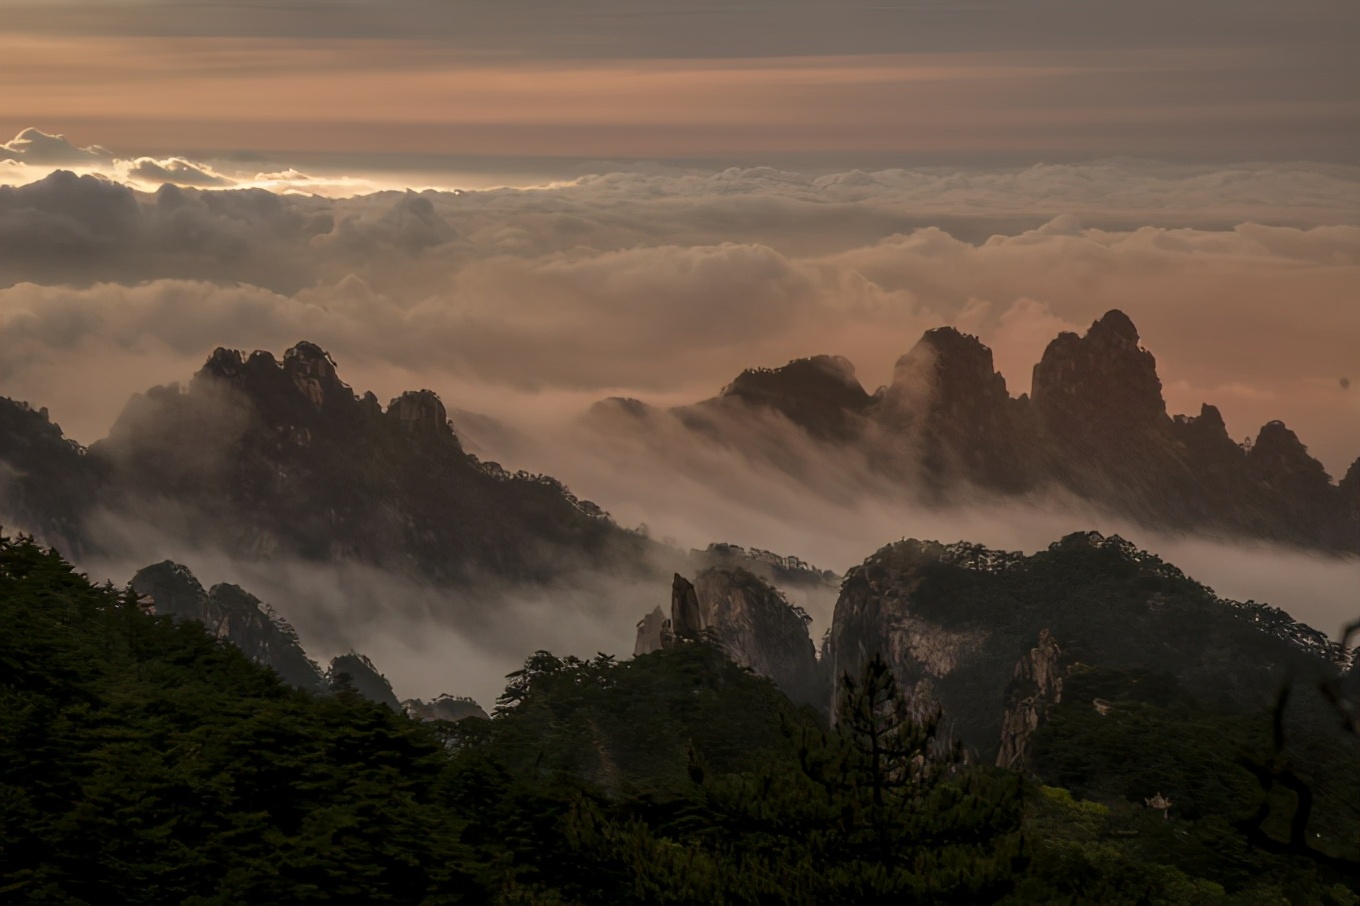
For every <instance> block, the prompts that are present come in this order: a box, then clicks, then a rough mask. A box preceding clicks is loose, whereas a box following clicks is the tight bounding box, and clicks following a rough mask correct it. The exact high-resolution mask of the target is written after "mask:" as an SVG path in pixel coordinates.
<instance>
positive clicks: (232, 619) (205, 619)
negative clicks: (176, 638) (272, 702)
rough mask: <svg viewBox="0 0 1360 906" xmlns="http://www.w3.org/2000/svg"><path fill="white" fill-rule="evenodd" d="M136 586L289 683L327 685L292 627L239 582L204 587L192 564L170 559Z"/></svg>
mask: <svg viewBox="0 0 1360 906" xmlns="http://www.w3.org/2000/svg"><path fill="white" fill-rule="evenodd" d="M132 587H133V588H134V589H135V590H136V591H137V593H138V594H140V595H145V596H146V597H149V598H151V600H152V602H153V604H154V606H155V610H156V613H159V614H165V615H168V616H172V617H175V618H176V619H180V620H197V621H198V622H200V623H202V624H203V625H204V627H205V628H206V629H207V630H208V632H210V633H212V634H213V635H215V636H217V637H218V638H219V639H223V640H225V641H228V642H231V643H232V644H233V645H235V646H236V647H237V648H240V649H241V651H242V652H243V653H244V654H245V655H246V657H248V658H250V659H251V660H253V661H255V662H257V663H260V664H264V665H265V666H267V667H271V668H273V670H274V672H276V673H277V674H278V675H279V677H280V678H281V679H282V680H283V681H284V682H286V683H288V684H290V685H293V686H297V687H298V688H299V689H306V690H308V691H310V692H320V691H322V690H324V689H326V688H327V685H326V681H325V679H324V678H323V677H322V675H321V670H320V668H319V667H318V666H317V665H316V663H315V662H313V661H312V660H311V659H310V658H308V657H307V654H306V652H305V651H303V649H302V644H301V643H300V642H299V641H298V637H297V633H296V632H295V631H294V630H293V627H292V626H291V625H289V624H288V622H287V621H286V620H284V619H283V618H282V617H280V616H279V615H278V614H277V613H276V612H275V611H274V609H273V608H272V607H270V606H269V605H268V604H266V603H265V602H263V601H261V600H260V599H259V598H257V597H255V596H254V595H252V594H250V593H249V592H247V591H245V590H244V589H242V588H240V587H239V586H236V585H229V584H225V583H222V584H218V585H214V586H213V587H212V589H211V590H210V591H204V590H203V586H202V585H201V584H200V583H199V581H198V579H196V578H194V575H193V573H191V572H190V571H189V570H188V568H187V567H185V566H182V565H180V564H178V563H172V562H170V561H169V560H166V561H165V562H163V563H157V564H155V565H154V566H148V567H146V568H144V569H142V570H140V571H139V572H138V573H137V575H135V576H133V578H132Z"/></svg>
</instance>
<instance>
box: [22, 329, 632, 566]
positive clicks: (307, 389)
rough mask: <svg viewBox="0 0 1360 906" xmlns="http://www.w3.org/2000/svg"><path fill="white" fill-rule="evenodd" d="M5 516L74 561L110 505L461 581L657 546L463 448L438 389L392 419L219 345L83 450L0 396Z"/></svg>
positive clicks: (253, 541) (275, 551)
mask: <svg viewBox="0 0 1360 906" xmlns="http://www.w3.org/2000/svg"><path fill="white" fill-rule="evenodd" d="M0 483H3V486H4V489H5V495H4V498H3V499H4V501H5V510H6V512H4V513H3V514H0V516H3V517H5V518H7V519H9V520H11V521H12V523H11V524H17V526H18V527H20V528H25V529H29V530H33V531H38V532H40V533H41V534H43V535H44V536H45V537H47V538H48V540H50V541H52V542H54V543H60V544H62V545H63V546H64V547H65V548H66V549H69V550H73V551H76V552H78V553H83V552H88V551H89V550H91V549H98V548H99V546H100V544H101V538H100V537H99V536H98V535H97V534H96V533H95V532H93V531H91V527H90V525H89V517H90V516H91V514H92V513H94V512H96V511H97V510H99V509H100V508H103V509H104V510H108V511H111V512H115V513H117V514H119V515H120V516H124V517H130V518H132V519H143V520H145V521H148V522H150V523H152V524H155V525H158V526H161V527H164V528H171V527H173V528H172V529H171V530H173V531H176V532H178V533H180V534H181V535H182V536H183V537H184V538H185V540H187V541H191V542H195V543H201V544H204V545H212V546H214V547H218V548H221V549H224V550H226V551H227V552H229V553H231V554H233V555H236V556H244V557H252V558H269V557H274V556H294V557H302V558H306V559H313V560H322V561H333V560H339V559H344V560H353V561H358V562H362V563H367V564H372V565H375V566H380V567H383V568H386V569H391V570H395V571H399V572H402V573H406V574H410V575H415V576H418V577H420V578H422V579H426V580H432V581H435V582H437V583H454V582H459V581H462V580H465V579H468V578H469V577H472V576H493V577H501V578H505V579H512V580H530V581H533V580H543V579H548V578H551V577H554V576H559V575H562V574H564V573H568V572H571V571H573V570H577V569H582V568H589V567H593V566H600V565H606V564H607V565H611V566H626V567H627V568H630V569H642V567H641V564H642V563H643V562H644V561H645V557H644V554H645V552H647V551H648V550H649V549H650V548H651V544H650V542H648V541H647V540H646V539H645V538H643V537H641V536H639V535H637V534H634V533H632V532H628V531H625V530H623V529H621V528H620V527H618V526H617V525H615V524H614V523H613V522H612V521H611V520H610V519H609V517H608V515H607V514H606V513H604V512H603V511H602V510H600V508H599V507H597V506H595V505H594V504H592V503H590V502H589V501H582V500H578V499H576V498H575V497H574V496H573V495H572V494H571V493H570V492H569V491H568V490H567V489H566V488H565V487H563V486H562V485H561V484H560V483H559V482H557V481H555V480H554V479H552V478H549V477H547V476H543V475H530V474H528V473H523V472H521V473H518V474H514V475H511V474H509V473H507V472H506V471H505V470H503V469H501V468H500V467H499V466H498V465H496V464H494V463H484V462H481V461H479V460H478V459H477V458H476V457H474V456H472V455H470V454H468V453H466V452H465V451H464V450H463V449H462V447H461V446H460V444H459V442H458V439H457V437H456V436H455V434H454V432H453V430H452V428H451V426H450V424H449V422H448V418H447V415H446V412H445V409H444V406H443V404H442V403H441V402H440V400H439V398H438V397H437V396H435V394H434V393H432V392H430V391H428V390H422V391H417V392H409V393H405V394H402V395H401V396H400V397H398V398H396V399H395V400H393V401H392V402H391V403H390V404H389V405H388V406H387V407H386V408H385V409H384V408H383V406H381V405H380V404H379V402H378V400H377V399H376V398H375V397H374V396H373V394H372V393H367V394H364V395H363V396H357V395H356V394H355V393H354V392H353V391H352V390H351V389H350V388H349V386H348V385H346V384H344V383H343V382H342V381H341V380H340V378H339V376H338V375H337V372H336V368H335V364H334V362H333V361H332V360H331V359H330V357H329V356H328V355H327V354H326V353H325V352H324V351H322V350H321V349H320V348H318V347H316V346H314V345H312V344H310V343H299V344H298V345H296V346H294V347H293V348H291V349H289V350H288V351H287V352H286V353H285V355H284V357H283V360H282V361H279V360H277V359H275V358H274V356H273V355H271V354H270V353H268V352H255V353H253V354H251V355H249V356H246V355H244V354H242V353H240V352H237V351H235V350H229V349H218V350H217V351H216V352H214V353H213V354H212V356H211V357H210V358H209V359H208V361H207V363H206V364H205V365H204V367H203V369H202V370H201V371H199V372H198V374H196V375H195V376H194V378H193V380H192V381H190V382H189V384H188V386H187V387H180V386H177V385H172V386H168V387H158V388H154V389H152V390H149V391H147V392H146V393H145V394H141V395H138V396H136V397H134V398H133V400H132V401H131V402H130V403H129V404H128V406H127V407H126V409H125V410H124V412H123V413H122V415H121V416H120V417H119V419H118V421H117V423H116V424H115V425H114V427H113V429H112V430H111V431H110V434H109V436H108V438H106V439H105V440H102V441H99V442H98V443H95V444H93V445H92V446H91V447H90V448H89V449H88V450H86V449H82V448H80V447H79V446H77V445H75V444H73V443H71V442H70V441H68V440H66V439H65V438H64V437H63V436H62V434H61V431H60V429H59V428H58V427H57V426H55V425H53V424H51V423H50V422H49V421H48V420H47V418H46V413H45V411H38V412H34V411H32V410H30V409H29V408H28V407H27V406H25V405H24V404H19V403H14V402H12V401H8V400H5V401H0Z"/></svg>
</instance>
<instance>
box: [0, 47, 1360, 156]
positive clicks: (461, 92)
mask: <svg viewBox="0 0 1360 906" xmlns="http://www.w3.org/2000/svg"><path fill="white" fill-rule="evenodd" d="M0 59H3V61H4V63H3V69H0V77H2V78H3V83H2V84H3V86H4V90H3V91H0V133H8V134H13V133H14V132H17V131H18V129H20V128H22V127H24V126H29V125H37V126H39V127H44V128H47V129H49V130H53V131H64V132H66V133H67V134H68V135H69V136H71V137H72V138H73V139H74V140H76V141H77V142H82V141H89V142H99V143H102V144H106V145H111V146H113V147H114V149H115V150H125V149H126V150H133V151H136V152H150V151H157V150H188V149H194V148H269V149H274V150H284V149H287V150H305V151H325V150H348V151H395V152H438V153H471V154H516V155H529V156H532V155H545V154H546V155H611V156H642V157H645V156H653V157H673V156H683V155H703V154H722V153H731V152H746V153H749V152H761V151H767V152H788V151H799V152H806V151H833V152H834V151H842V152H855V151H874V152H881V151H947V150H951V149H958V150H968V151H974V152H978V151H981V152H987V151H1016V150H1028V151H1034V152H1037V153H1042V152H1051V151H1062V152H1065V153H1078V154H1091V155H1098V154H1102V153H1109V152H1110V151H1111V150H1113V149H1118V151H1119V152H1120V153H1133V154H1149V155H1151V154H1155V153H1157V152H1158V149H1163V150H1165V149H1167V148H1169V149H1171V150H1173V151H1180V152H1183V153H1198V152H1199V151H1202V150H1204V149H1205V148H1206V147H1207V146H1209V145H1212V144H1213V142H1212V141H1210V140H1209V137H1210V136H1215V137H1217V138H1216V139H1215V140H1218V141H1225V142H1230V141H1235V139H1234V136H1236V135H1239V134H1241V133H1244V132H1246V133H1250V132H1253V131H1260V130H1262V129H1263V128H1266V127H1270V126H1271V124H1274V127H1273V128H1272V129H1271V130H1270V131H1271V132H1272V134H1276V135H1287V136H1288V140H1289V141H1290V142H1303V143H1305V144H1306V143H1308V142H1310V141H1311V142H1313V143H1315V144H1317V143H1323V144H1325V143H1326V142H1328V141H1332V140H1333V139H1334V137H1335V135H1334V134H1335V133H1336V132H1337V131H1338V130H1342V131H1344V129H1345V128H1346V127H1345V124H1347V123H1351V122H1356V121H1360V99H1357V98H1355V96H1354V95H1353V94H1352V96H1351V97H1350V98H1348V99H1343V98H1337V97H1334V96H1327V95H1323V96H1319V97H1315V98H1311V99H1300V98H1285V97H1278V96H1272V95H1271V94H1269V93H1266V94H1261V95H1257V96H1239V95H1237V94H1232V95H1231V96H1225V95H1224V92H1223V90H1221V86H1220V85H1219V82H1220V79H1218V78H1217V74H1218V73H1221V72H1223V71H1225V70H1232V69H1234V68H1235V67H1236V68H1241V67H1244V66H1249V65H1252V63H1253V60H1254V59H1255V57H1254V56H1253V52H1251V51H1248V50H1241V49H1236V50H1232V49H1205V48H1199V47H1191V48H1163V49H1126V50H1117V51H1100V52H1097V51H1088V50H1076V49H1071V50H1065V51H1061V52H1048V53H1044V54H1034V53H1024V52H1018V51H990V52H950V53H931V52H916V53H909V54H864V55H846V54H840V55H811V56H794V57H779V56H776V57H751V58H718V59H700V58H665V59H642V58H637V59H628V58H606V59H588V60H580V59H575V60H554V59H540V60H532V61H527V60H524V59H521V58H509V57H506V56H504V55H498V54H491V53H486V54H477V53H474V52H469V51H453V50H450V49H449V48H447V47H446V46H444V45H442V44H439V43H436V42H427V41H420V40H412V39H371V40H362V39H355V38H340V39H336V38H306V39H297V38H289V39H284V38H272V37H139V36H90V35H53V34H22V33H11V34H4V35H0ZM1258 62H1259V61H1258ZM1170 84H1176V85H1179V86H1180V87H1179V88H1178V89H1177V90H1175V91H1167V90H1166V88H1167V86H1168V85H1170ZM1268 144H1269V143H1267V144H1266V145H1261V144H1259V143H1258V144H1257V146H1256V147H1255V149H1254V150H1256V151H1257V152H1259V153H1264V154H1266V155H1267V156H1269V155H1270V154H1271V152H1272V150H1275V151H1277V152H1278V149H1272V148H1270V147H1269V146H1268ZM120 146H121V147H120Z"/></svg>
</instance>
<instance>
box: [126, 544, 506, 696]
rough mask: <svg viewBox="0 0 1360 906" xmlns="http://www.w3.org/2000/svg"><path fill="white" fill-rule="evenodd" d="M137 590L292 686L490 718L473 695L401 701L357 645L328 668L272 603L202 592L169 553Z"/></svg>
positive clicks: (230, 592) (141, 574)
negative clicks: (306, 648) (309, 652)
mask: <svg viewBox="0 0 1360 906" xmlns="http://www.w3.org/2000/svg"><path fill="white" fill-rule="evenodd" d="M130 584H131V586H132V589H133V590H134V591H135V592H136V593H137V594H138V595H140V596H141V597H142V599H143V600H144V602H146V603H148V604H150V607H149V608H147V609H149V610H150V611H151V612H153V613H155V614H157V615H161V616H169V617H173V618H175V619H176V620H194V621H197V622H199V623H202V624H203V628H204V629H206V630H207V632H208V634H209V635H211V636H214V637H215V638H218V639H221V640H222V641H224V642H230V643H231V644H232V645H234V646H235V647H237V648H239V649H240V650H241V652H242V653H243V654H244V655H245V656H246V657H248V658H250V659H251V660H252V661H254V662H255V663H257V664H262V665H263V666H265V667H269V668H271V669H272V670H273V671H274V672H275V673H277V674H278V675H279V678H280V679H282V680H283V681H284V682H286V683H288V684H289V685H290V686H295V687H297V688H299V689H303V690H305V691H307V692H316V693H329V692H333V691H335V690H336V689H339V688H342V687H348V688H350V689H353V690H354V691H355V692H357V693H358V694H360V695H362V696H363V697H364V698H367V699H369V700H370V701H373V702H376V703H378V704H380V705H386V706H387V707H389V708H391V709H392V710H393V711H404V712H405V713H407V714H409V715H411V716H412V717H415V718H417V719H418V720H447V721H458V720H462V719H463V718H464V717H474V716H476V717H486V712H485V711H483V710H482V708H481V706H480V705H478V704H477V703H476V702H475V701H473V700H472V699H470V698H457V697H454V696H451V695H441V696H439V697H438V698H436V699H434V700H433V701H431V702H430V703H429V704H426V703H425V702H422V701H421V700H420V699H412V700H410V701H406V702H399V701H398V700H397V696H396V694H395V693H394V692H393V691H392V684H391V683H390V682H388V680H387V677H385V676H383V675H382V673H380V672H379V671H378V668H377V667H376V666H375V665H374V663H373V662H372V661H371V660H369V659H368V658H367V657H366V656H364V655H362V654H360V653H358V652H357V651H349V652H346V653H345V654H342V655H339V656H338V657H335V658H332V659H331V662H330V665H329V666H328V667H327V668H326V670H325V671H324V672H323V671H322V670H321V668H320V667H319V666H318V665H317V663H316V661H314V660H312V659H311V658H310V657H308V656H307V652H306V651H304V650H303V647H302V643H301V642H300V641H299V640H298V635H297V632H296V631H294V629H293V627H292V626H291V625H290V624H289V623H288V621H287V620H285V619H284V618H283V617H282V616H280V615H279V613H278V612H277V611H275V610H274V608H273V607H271V606H270V605H269V604H266V603H265V602H264V601H261V600H260V599H259V598H257V597H255V596H254V595H252V594H251V593H250V592H248V591H246V590H245V589H243V588H241V587H240V586H238V585H231V584H228V583H220V584H218V585H214V586H213V587H212V588H211V589H208V590H207V591H205V590H204V589H203V585H202V583H200V582H199V581H198V579H197V578H195V577H194V574H193V573H192V572H190V570H189V568H188V567H186V566H184V565H183V564H180V563H172V562H171V561H169V560H166V561H165V562H163V563H156V564H154V565H152V566H148V567H145V568H144V569H141V570H138V571H137V574H136V575H135V576H133V577H132V582H131V583H130Z"/></svg>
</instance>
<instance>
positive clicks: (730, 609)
mask: <svg viewBox="0 0 1360 906" xmlns="http://www.w3.org/2000/svg"><path fill="white" fill-rule="evenodd" d="M701 638H712V639H713V640H714V641H716V642H717V644H718V645H719V646H721V647H722V649H723V650H724V651H726V652H727V654H728V656H729V657H731V658H732V660H733V661H735V662H736V663H738V664H740V665H741V666H743V667H749V668H750V669H751V670H753V671H755V672H756V673H758V674H760V675H761V676H766V677H769V678H770V679H772V680H774V682H775V684H776V685H778V686H779V687H780V688H781V689H783V690H784V692H785V693H786V694H787V695H788V696H789V697H790V698H792V699H794V700H795V701H803V702H813V701H815V700H816V699H817V697H818V694H819V681H818V677H819V672H818V666H817V655H816V649H815V648H814V647H813V645H812V639H811V638H809V636H808V632H807V620H806V618H805V616H804V615H803V614H802V613H800V612H799V611H797V610H796V609H795V608H794V607H793V606H792V605H790V604H789V602H788V601H787V599H785V597H784V595H783V594H782V593H780V591H779V590H778V589H777V588H775V587H774V586H772V585H770V584H769V583H767V582H765V581H764V580H762V579H761V578H760V577H758V576H756V575H754V574H753V573H751V572H749V571H747V570H745V569H742V568H740V567H715V568H710V569H706V570H704V571H703V572H701V573H699V574H698V575H697V576H696V577H695V581H694V582H693V583H691V582H690V581H689V580H688V579H686V578H684V577H683V576H681V575H679V574H678V573H677V574H676V575H675V578H674V580H673V582H672V585H671V615H670V618H669V619H667V618H666V617H665V615H664V614H663V613H662V612H661V609H660V608H657V609H656V610H654V611H652V612H651V613H650V614H648V615H647V616H646V617H644V618H643V619H642V620H641V621H640V622H639V623H638V636H637V643H636V645H635V647H634V652H635V654H639V655H640V654H648V653H650V652H652V651H657V650H659V649H661V648H666V647H669V646H671V645H674V644H683V642H684V641H685V640H694V639H701Z"/></svg>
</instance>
